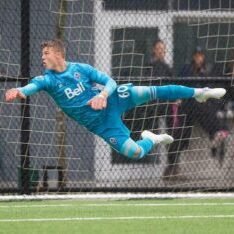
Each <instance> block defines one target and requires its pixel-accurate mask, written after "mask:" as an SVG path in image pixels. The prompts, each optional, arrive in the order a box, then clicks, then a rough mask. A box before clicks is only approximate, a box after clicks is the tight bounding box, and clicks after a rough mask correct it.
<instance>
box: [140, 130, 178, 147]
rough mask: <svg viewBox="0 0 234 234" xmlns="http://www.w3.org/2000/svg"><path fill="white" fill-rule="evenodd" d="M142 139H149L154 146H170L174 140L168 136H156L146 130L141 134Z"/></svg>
mask: <svg viewBox="0 0 234 234" xmlns="http://www.w3.org/2000/svg"><path fill="white" fill-rule="evenodd" d="M141 137H142V138H143V139H146V138H148V139H150V140H151V141H152V142H153V143H154V144H164V145H166V144H171V143H172V142H173V141H174V138H173V137H172V136H170V135H168V134H159V135H156V134H154V133H152V132H150V131H148V130H144V131H143V132H142V133H141Z"/></svg>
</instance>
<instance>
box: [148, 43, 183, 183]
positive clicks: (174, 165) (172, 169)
mask: <svg viewBox="0 0 234 234" xmlns="http://www.w3.org/2000/svg"><path fill="white" fill-rule="evenodd" d="M152 52H153V53H152V55H153V56H152V59H151V65H152V66H153V72H152V73H153V76H154V77H162V78H163V77H171V78H172V77H173V68H171V67H170V66H169V65H168V64H167V63H166V61H165V56H166V45H165V44H164V42H163V41H162V40H156V41H155V42H154V44H153V50H152ZM180 102H181V101H180V100H177V101H175V102H170V103H168V104H167V105H165V104H162V105H161V104H160V103H159V107H158V113H157V115H161V116H166V125H167V131H168V132H169V133H170V134H171V136H173V138H174V142H173V143H171V144H170V145H169V146H168V154H167V166H166V168H165V170H164V173H163V178H164V179H168V178H170V177H171V178H176V177H175V176H177V178H178V175H179V165H178V161H179V155H180V151H181V150H182V149H183V147H184V145H183V144H182V143H181V141H180V139H181V135H182V133H183V128H181V127H180V126H179V123H182V122H183V120H182V118H183V116H181V117H180V116H179V112H180V110H179V109H180Z"/></svg>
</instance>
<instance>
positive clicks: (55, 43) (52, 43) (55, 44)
mask: <svg viewBox="0 0 234 234" xmlns="http://www.w3.org/2000/svg"><path fill="white" fill-rule="evenodd" d="M46 47H51V48H54V49H55V50H57V51H58V52H60V53H61V54H62V56H63V57H64V58H65V56H66V48H65V45H64V43H63V41H62V40H60V39H53V40H49V41H44V42H42V43H41V48H42V49H44V48H46Z"/></svg>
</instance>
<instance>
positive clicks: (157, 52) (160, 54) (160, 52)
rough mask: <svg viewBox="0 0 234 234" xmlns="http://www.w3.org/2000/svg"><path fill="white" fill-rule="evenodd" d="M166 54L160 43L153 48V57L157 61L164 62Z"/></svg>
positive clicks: (163, 46)
mask: <svg viewBox="0 0 234 234" xmlns="http://www.w3.org/2000/svg"><path fill="white" fill-rule="evenodd" d="M165 54H166V48H165V45H164V44H163V43H161V42H159V43H157V44H156V45H155V47H154V56H155V58H156V59H158V60H164V58H165Z"/></svg>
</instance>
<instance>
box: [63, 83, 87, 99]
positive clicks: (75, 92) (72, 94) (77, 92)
mask: <svg viewBox="0 0 234 234" xmlns="http://www.w3.org/2000/svg"><path fill="white" fill-rule="evenodd" d="M84 91H85V87H84V85H83V84H82V83H81V82H80V83H78V84H77V88H75V89H73V90H72V89H71V88H66V89H65V90H64V92H65V94H66V96H67V97H68V98H69V99H72V98H74V97H75V96H79V95H80V94H81V93H83V92H84Z"/></svg>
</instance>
